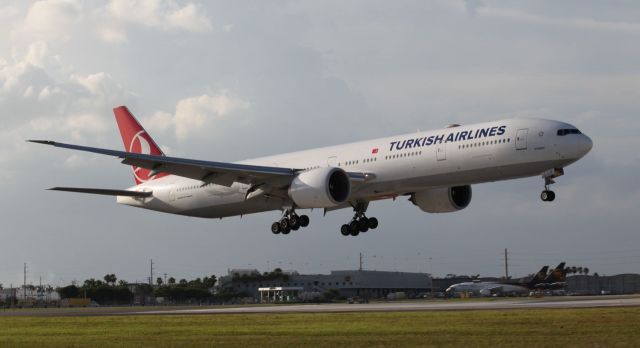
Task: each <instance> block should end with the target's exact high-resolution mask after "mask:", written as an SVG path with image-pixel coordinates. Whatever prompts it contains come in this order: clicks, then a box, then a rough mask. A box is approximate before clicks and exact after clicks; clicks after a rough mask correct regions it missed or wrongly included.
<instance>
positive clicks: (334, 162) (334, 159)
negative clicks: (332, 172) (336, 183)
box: [327, 156, 338, 167]
mask: <svg viewBox="0 0 640 348" xmlns="http://www.w3.org/2000/svg"><path fill="white" fill-rule="evenodd" d="M327 165H328V166H329V167H337V166H338V158H337V157H336V156H331V157H329V158H327Z"/></svg>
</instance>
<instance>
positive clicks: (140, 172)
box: [113, 106, 167, 185]
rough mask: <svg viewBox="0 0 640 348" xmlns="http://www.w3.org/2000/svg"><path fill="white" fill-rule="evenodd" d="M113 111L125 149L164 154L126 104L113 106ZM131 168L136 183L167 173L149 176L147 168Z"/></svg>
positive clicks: (150, 153) (158, 154)
mask: <svg viewBox="0 0 640 348" xmlns="http://www.w3.org/2000/svg"><path fill="white" fill-rule="evenodd" d="M113 113H114V114H115V116H116V122H118V128H120V135H121V136H122V142H123V143H124V150H125V151H128V152H133V153H143V154H147V155H155V156H164V154H163V153H162V150H160V147H159V146H158V145H157V144H156V143H155V141H153V139H151V136H150V135H149V134H148V133H147V131H145V130H144V128H142V126H141V125H140V123H138V120H136V118H135V117H133V115H132V114H131V112H129V109H127V107H126V106H118V107H117V108H114V109H113ZM132 169H133V177H134V179H135V180H136V184H137V185H140V184H141V183H143V182H147V181H149V180H153V179H157V178H161V177H163V176H166V175H167V174H166V173H158V174H156V175H154V176H149V174H150V173H151V171H150V170H149V169H145V168H140V167H134V166H132Z"/></svg>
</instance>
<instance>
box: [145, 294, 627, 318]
mask: <svg viewBox="0 0 640 348" xmlns="http://www.w3.org/2000/svg"><path fill="white" fill-rule="evenodd" d="M628 306H640V297H616V298H607V297H604V296H603V297H596V298H593V297H589V298H580V297H572V298H566V297H562V298H561V300H559V298H557V297H556V298H552V297H550V298H540V299H529V298H523V299H500V300H493V301H491V300H487V301H482V300H470V301H460V300H454V301H446V300H435V301H407V302H382V303H368V304H346V303H328V304H302V305H283V306H243V307H232V308H203V309H186V310H181V309H172V310H159V311H145V312H138V313H135V314H156V315H157V314H165V315H166V314H181V315H189V314H229V313H332V312H398V311H432V310H481V309H524V308H529V309H533V308H595V307H628Z"/></svg>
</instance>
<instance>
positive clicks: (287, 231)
mask: <svg viewBox="0 0 640 348" xmlns="http://www.w3.org/2000/svg"><path fill="white" fill-rule="evenodd" d="M289 232H291V227H290V226H287V227H284V228H282V234H289Z"/></svg>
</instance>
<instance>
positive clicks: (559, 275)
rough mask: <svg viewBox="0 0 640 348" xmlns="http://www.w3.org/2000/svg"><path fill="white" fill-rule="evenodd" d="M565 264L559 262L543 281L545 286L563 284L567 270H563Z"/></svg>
mask: <svg viewBox="0 0 640 348" xmlns="http://www.w3.org/2000/svg"><path fill="white" fill-rule="evenodd" d="M564 265H565V263H564V262H561V263H560V264H559V265H558V267H556V268H555V269H554V270H553V271H551V273H549V275H548V276H547V278H546V279H545V280H544V282H545V283H547V284H555V283H564V282H565V281H566V280H567V270H566V269H565V268H564Z"/></svg>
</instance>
